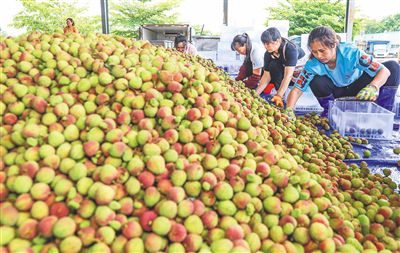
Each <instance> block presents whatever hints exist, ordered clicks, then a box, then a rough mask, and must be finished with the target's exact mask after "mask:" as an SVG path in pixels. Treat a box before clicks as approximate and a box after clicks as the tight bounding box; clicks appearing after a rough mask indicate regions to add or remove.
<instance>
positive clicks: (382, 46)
mask: <svg viewBox="0 0 400 253" xmlns="http://www.w3.org/2000/svg"><path fill="white" fill-rule="evenodd" d="M389 42H390V41H388V40H369V41H367V49H366V50H365V52H366V53H367V54H372V55H373V56H374V57H376V58H384V57H387V56H389V47H388V45H389Z"/></svg>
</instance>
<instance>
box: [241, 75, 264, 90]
mask: <svg viewBox="0 0 400 253" xmlns="http://www.w3.org/2000/svg"><path fill="white" fill-rule="evenodd" d="M260 79H261V77H260V76H259V75H254V74H252V75H251V76H249V77H248V78H247V79H246V80H244V81H243V82H244V83H245V84H246V87H247V88H250V89H255V88H257V86H258V82H259V81H260Z"/></svg>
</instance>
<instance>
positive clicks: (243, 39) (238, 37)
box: [231, 33, 252, 62]
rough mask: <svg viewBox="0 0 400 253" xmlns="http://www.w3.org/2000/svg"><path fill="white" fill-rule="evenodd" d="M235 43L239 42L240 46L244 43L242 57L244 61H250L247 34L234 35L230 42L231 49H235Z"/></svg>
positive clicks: (249, 46)
mask: <svg viewBox="0 0 400 253" xmlns="http://www.w3.org/2000/svg"><path fill="white" fill-rule="evenodd" d="M236 44H239V45H240V46H241V47H242V46H244V45H246V58H245V59H244V61H245V62H247V61H250V53H251V48H252V44H251V40H250V37H249V35H248V34H247V33H243V34H239V35H236V36H235V37H234V38H233V41H232V43H231V49H232V50H233V51H236V49H235V46H236Z"/></svg>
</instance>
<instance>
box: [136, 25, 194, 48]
mask: <svg viewBox="0 0 400 253" xmlns="http://www.w3.org/2000/svg"><path fill="white" fill-rule="evenodd" d="M177 35H184V36H186V39H187V40H188V41H189V42H192V28H191V26H190V25H188V24H146V25H141V26H140V27H139V38H140V39H141V40H148V41H150V43H152V44H153V45H159V46H163V47H166V48H172V47H174V41H175V37H176V36H177Z"/></svg>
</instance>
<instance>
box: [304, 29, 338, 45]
mask: <svg viewBox="0 0 400 253" xmlns="http://www.w3.org/2000/svg"><path fill="white" fill-rule="evenodd" d="M315 41H319V42H320V43H321V44H322V45H324V46H326V47H329V48H334V47H335V46H336V45H337V44H338V43H339V40H338V36H337V35H336V32H335V31H334V30H333V29H332V28H330V27H329V26H318V27H316V28H314V29H313V30H312V31H311V33H310V35H309V36H308V42H307V46H308V48H309V49H311V43H313V42H315Z"/></svg>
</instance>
